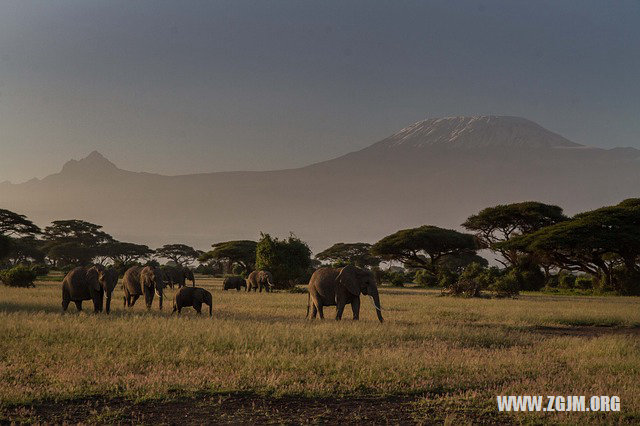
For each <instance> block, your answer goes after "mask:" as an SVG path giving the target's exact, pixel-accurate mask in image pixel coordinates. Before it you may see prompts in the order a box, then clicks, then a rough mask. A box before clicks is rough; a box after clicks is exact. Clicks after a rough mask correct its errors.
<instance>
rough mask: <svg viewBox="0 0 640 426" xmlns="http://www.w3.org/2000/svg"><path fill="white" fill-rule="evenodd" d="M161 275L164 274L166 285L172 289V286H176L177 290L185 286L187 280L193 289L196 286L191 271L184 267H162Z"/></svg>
mask: <svg viewBox="0 0 640 426" xmlns="http://www.w3.org/2000/svg"><path fill="white" fill-rule="evenodd" d="M162 273H163V274H164V278H165V280H166V283H167V284H168V285H169V287H171V288H173V286H174V285H177V286H178V288H180V287H184V286H185V285H187V280H189V281H191V282H192V283H193V286H194V287H195V286H196V279H195V277H194V276H193V271H192V270H191V269H189V268H187V267H186V266H163V267H162Z"/></svg>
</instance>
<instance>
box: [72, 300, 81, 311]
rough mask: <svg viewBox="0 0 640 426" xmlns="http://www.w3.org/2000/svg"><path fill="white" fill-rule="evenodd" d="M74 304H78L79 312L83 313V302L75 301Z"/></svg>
mask: <svg viewBox="0 0 640 426" xmlns="http://www.w3.org/2000/svg"><path fill="white" fill-rule="evenodd" d="M73 302H74V303H75V304H76V308H77V309H78V311H82V300H74V301H73Z"/></svg>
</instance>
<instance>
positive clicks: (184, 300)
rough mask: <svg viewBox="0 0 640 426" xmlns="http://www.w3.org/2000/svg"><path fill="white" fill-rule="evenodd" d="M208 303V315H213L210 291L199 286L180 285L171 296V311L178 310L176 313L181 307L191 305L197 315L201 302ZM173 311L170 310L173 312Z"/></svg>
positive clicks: (200, 308)
mask: <svg viewBox="0 0 640 426" xmlns="http://www.w3.org/2000/svg"><path fill="white" fill-rule="evenodd" d="M203 303H204V304H205V305H209V316H211V315H213V302H212V298H211V293H209V292H208V291H207V290H205V289H203V288H200V287H182V288H181V289H180V290H178V291H177V292H176V294H175V296H173V312H176V311H178V315H180V312H181V311H182V308H184V307H187V306H193V308H194V309H195V310H196V312H197V313H198V315H200V314H201V313H202V312H201V311H202V304H203ZM173 312H171V313H172V314H173Z"/></svg>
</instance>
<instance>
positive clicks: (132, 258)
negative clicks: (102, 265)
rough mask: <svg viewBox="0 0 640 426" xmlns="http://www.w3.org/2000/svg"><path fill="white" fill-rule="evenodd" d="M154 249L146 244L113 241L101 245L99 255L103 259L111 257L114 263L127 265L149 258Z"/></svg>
mask: <svg viewBox="0 0 640 426" xmlns="http://www.w3.org/2000/svg"><path fill="white" fill-rule="evenodd" d="M153 253H154V251H153V250H151V249H150V248H149V247H147V246H146V245H144V244H134V243H126V242H121V241H113V242H109V243H107V244H104V245H103V246H101V247H100V249H99V253H98V255H99V256H100V257H102V258H103V259H111V261H112V262H113V263H114V264H117V265H122V266H123V267H126V266H128V265H133V264H134V263H136V262H138V261H140V260H141V259H148V258H149V257H151V256H152V255H153Z"/></svg>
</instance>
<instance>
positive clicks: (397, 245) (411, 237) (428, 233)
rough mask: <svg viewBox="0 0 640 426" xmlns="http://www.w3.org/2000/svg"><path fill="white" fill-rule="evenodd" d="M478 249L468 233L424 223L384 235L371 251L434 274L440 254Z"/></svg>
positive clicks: (446, 254) (386, 258) (472, 237)
mask: <svg viewBox="0 0 640 426" xmlns="http://www.w3.org/2000/svg"><path fill="white" fill-rule="evenodd" d="M477 249H478V243H477V239H476V238H475V237H474V236H473V235H471V234H464V233H462V232H458V231H454V230H453V229H444V228H439V227H437V226H429V225H425V226H421V227H419V228H411V229H403V230H401V231H398V232H396V233H395V234H391V235H389V236H386V237H384V238H383V239H381V240H380V241H378V242H377V243H375V244H374V245H373V247H372V248H371V253H372V254H373V255H376V256H380V257H382V258H383V259H385V260H397V261H400V262H403V263H405V264H406V265H408V266H411V267H418V268H423V269H425V270H426V271H428V272H430V273H432V274H434V275H435V274H437V272H438V267H439V263H440V260H441V259H442V258H443V257H445V256H452V255H459V254H462V253H469V252H471V253H475V251H476V250H477Z"/></svg>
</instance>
